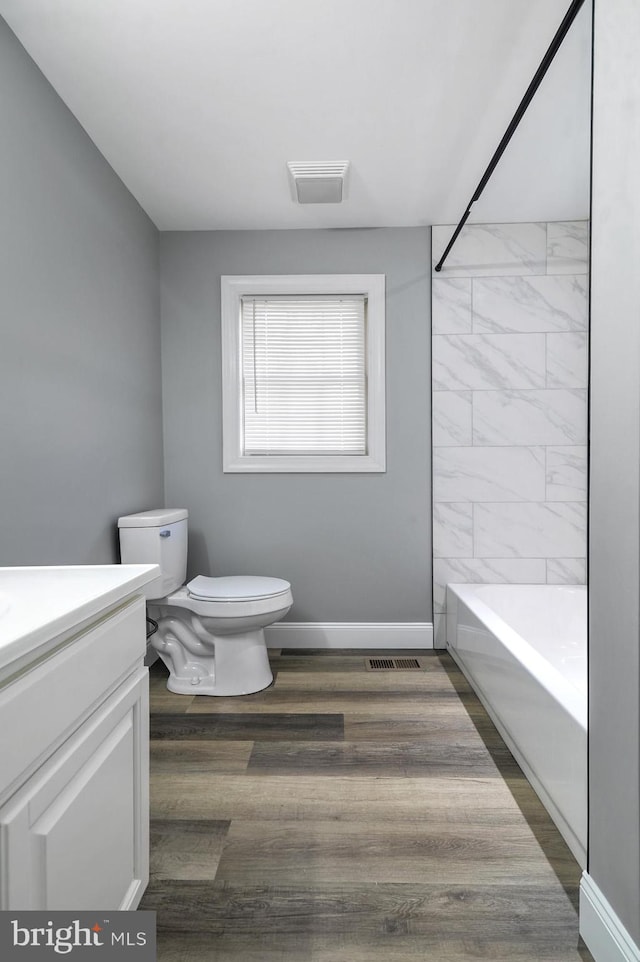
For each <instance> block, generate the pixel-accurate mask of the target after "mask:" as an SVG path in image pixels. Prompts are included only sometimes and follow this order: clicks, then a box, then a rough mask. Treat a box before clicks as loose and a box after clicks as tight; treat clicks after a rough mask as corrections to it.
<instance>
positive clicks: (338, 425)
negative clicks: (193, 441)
mask: <svg viewBox="0 0 640 962" xmlns="http://www.w3.org/2000/svg"><path fill="white" fill-rule="evenodd" d="M222 357H223V363H222V371H223V461H224V470H225V471H260V472H267V471H281V472H289V471H384V470H385V436H384V275H382V274H337V275H324V274H313V275H308V276H307V275H291V276H279V275H271V276H266V277H223V278H222Z"/></svg>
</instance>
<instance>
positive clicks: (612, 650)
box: [589, 0, 640, 944]
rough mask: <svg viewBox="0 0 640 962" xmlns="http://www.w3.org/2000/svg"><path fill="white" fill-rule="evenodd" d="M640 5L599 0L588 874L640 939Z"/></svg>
mask: <svg viewBox="0 0 640 962" xmlns="http://www.w3.org/2000/svg"><path fill="white" fill-rule="evenodd" d="M638 36H640V6H639V5H638V4H637V3H634V2H631V0H597V2H596V4H595V50H594V54H595V61H594V120H593V135H594V144H593V210H592V232H593V234H592V261H591V270H592V276H591V475H590V479H591V492H590V522H591V523H590V551H589V583H590V651H589V662H590V686H589V701H590V708H589V711H590V721H589V726H590V727H589V874H590V875H591V877H592V878H593V880H594V882H595V883H596V884H597V885H598V886H599V888H600V890H601V891H602V892H603V894H604V896H605V898H606V899H607V900H608V901H609V902H610V904H611V905H612V907H613V909H614V911H615V912H616V914H617V915H618V916H619V918H620V919H621V921H622V922H623V924H624V925H625V926H626V927H627V929H628V930H629V932H630V934H631V936H632V938H633V939H634V940H635V942H636V944H640V915H639V914H638V906H639V905H640V840H639V832H640V804H639V791H640V740H639V735H640V711H639V688H640V657H639V649H640V644H639V642H640V614H639V612H640V510H639V504H640V271H639V270H638V264H640V231H639V226H638V225H640V194H639V192H638V172H639V171H640V73H639V72H638V51H637V38H638Z"/></svg>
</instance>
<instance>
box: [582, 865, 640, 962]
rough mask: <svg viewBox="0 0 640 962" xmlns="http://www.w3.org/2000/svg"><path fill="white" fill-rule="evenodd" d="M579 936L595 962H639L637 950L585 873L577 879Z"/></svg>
mask: <svg viewBox="0 0 640 962" xmlns="http://www.w3.org/2000/svg"><path fill="white" fill-rule="evenodd" d="M580 935H581V936H582V938H583V939H584V941H585V942H586V943H587V946H588V948H589V951H590V952H591V954H592V956H593V957H594V959H595V962H640V948H639V947H638V946H637V945H636V943H635V942H634V941H633V939H632V938H631V936H630V935H629V933H628V932H627V930H626V928H625V927H624V925H623V924H622V922H621V921H620V919H619V918H618V916H617V915H616V913H615V912H614V911H613V909H612V908H611V906H610V905H609V902H608V901H607V900H606V898H605V897H604V895H603V894H602V892H601V891H600V889H599V888H598V886H597V885H596V883H595V882H594V881H593V879H592V878H591V876H590V875H589V874H588V872H583V873H582V878H581V879H580Z"/></svg>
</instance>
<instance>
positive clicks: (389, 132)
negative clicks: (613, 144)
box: [0, 0, 591, 230]
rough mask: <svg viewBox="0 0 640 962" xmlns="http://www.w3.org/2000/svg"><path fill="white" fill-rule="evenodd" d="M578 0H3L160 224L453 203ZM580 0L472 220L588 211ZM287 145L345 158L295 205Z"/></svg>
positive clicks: (429, 212) (378, 219) (419, 215)
mask: <svg viewBox="0 0 640 962" xmlns="http://www.w3.org/2000/svg"><path fill="white" fill-rule="evenodd" d="M568 6H569V0H319V2H315V3H313V4H306V3H305V2H304V0H0V14H1V15H2V16H4V18H5V19H6V20H7V22H8V24H9V26H10V27H11V28H12V29H13V31H14V32H15V33H16V34H17V36H18V38H19V39H20V41H21V42H22V44H23V45H24V46H25V48H26V49H27V51H28V52H29V54H30V55H31V57H32V58H33V59H34V60H35V62H36V63H37V64H38V66H39V67H40V68H41V70H42V71H43V73H44V74H45V76H46V77H47V78H48V80H49V81H50V82H51V84H52V85H53V86H54V87H55V89H56V90H57V92H58V93H59V95H60V96H61V97H62V99H63V100H64V101H65V103H66V104H67V105H68V107H69V108H70V109H71V111H72V112H73V113H74V114H75V116H76V117H77V118H78V120H79V121H80V123H81V124H82V126H83V127H84V128H85V130H86V131H87V132H88V134H89V135H90V137H91V138H92V139H93V141H94V142H95V143H96V145H97V146H98V148H99V149H100V151H101V152H102V153H103V154H104V156H105V157H106V158H107V160H108V161H109V163H110V164H111V165H112V167H113V168H114V170H115V171H116V172H117V173H118V175H119V176H120V177H121V178H122V180H123V181H124V183H125V184H126V185H127V187H128V188H129V190H130V191H131V192H132V193H133V195H134V196H135V197H136V198H137V200H138V201H139V203H140V204H141V205H142V207H143V208H144V209H145V210H146V211H147V213H148V214H149V215H150V217H151V218H152V220H153V221H154V222H155V223H156V224H157V226H158V227H159V228H160V229H162V230H176V229H183V230H204V229H228V228H240V229H249V228H299V227H376V226H406V225H422V224H432V223H440V224H442V223H451V222H454V223H455V222H456V221H457V220H458V218H459V217H460V216H461V215H462V213H463V211H464V209H465V207H466V204H467V203H468V201H469V198H470V196H471V195H472V193H473V191H474V189H475V187H476V185H477V182H478V181H479V179H480V177H481V175H482V173H483V172H484V169H485V167H486V165H487V163H488V162H489V159H490V157H491V155H492V153H493V151H494V149H495V147H496V146H497V144H498V142H499V140H500V138H501V137H502V135H503V133H504V131H505V128H506V127H507V125H508V123H509V121H510V119H511V117H512V114H513V112H514V110H515V108H516V106H517V105H518V103H519V101H520V99H521V97H522V95H523V93H524V91H525V90H526V88H527V85H528V83H529V81H530V80H531V78H532V76H533V74H534V72H535V70H536V68H537V67H538V64H539V62H540V60H541V59H542V57H543V55H544V53H545V51H546V49H547V47H548V45H549V43H550V41H551V39H552V37H553V35H554V33H555V31H556V29H557V27H558V25H559V23H560V21H561V20H562V18H563V16H564V14H565V12H566V10H567V9H568ZM589 7H590V4H589V3H585V4H584V7H583V8H582V10H581V12H580V14H579V15H578V19H577V20H576V23H575V24H574V26H573V28H572V30H571V33H570V34H569V36H568V37H567V39H566V41H565V43H564V45H563V47H562V48H561V50H560V52H559V53H558V55H557V57H556V60H555V61H554V63H553V65H552V67H551V69H550V71H549V74H548V75H547V78H546V79H545V81H544V83H543V86H542V87H541V88H540V90H539V92H538V94H537V96H536V98H535V100H534V102H533V104H532V105H531V108H530V110H529V112H528V114H527V115H526V117H525V119H524V120H523V122H522V124H521V125H520V128H519V129H518V131H517V133H516V135H515V137H514V139H513V141H512V143H511V145H510V147H509V148H508V150H507V153H506V154H505V155H504V157H503V159H502V161H501V163H500V165H499V167H498V169H497V170H496V172H495V174H494V176H493V179H492V181H491V182H490V184H489V186H488V187H487V189H486V191H485V194H484V195H483V197H482V199H481V200H480V201H479V202H478V204H477V205H476V206H475V207H474V212H473V216H472V220H476V221H482V220H485V221H486V220H490V221H518V220H554V219H555V220H565V219H566V220H570V219H578V218H582V217H586V216H587V215H588V195H589V183H588V181H589V125H590V122H589V111H590V90H589V86H590V46H591V44H590V20H589V17H590V11H589ZM288 160H298V161H300V160H319V161H334V160H349V161H350V162H351V172H350V180H349V189H348V196H347V200H346V201H345V202H343V203H342V204H339V205H312V206H300V205H298V204H296V203H295V202H294V201H293V200H292V196H291V192H290V188H289V183H288V179H287V168H286V162H287V161H288Z"/></svg>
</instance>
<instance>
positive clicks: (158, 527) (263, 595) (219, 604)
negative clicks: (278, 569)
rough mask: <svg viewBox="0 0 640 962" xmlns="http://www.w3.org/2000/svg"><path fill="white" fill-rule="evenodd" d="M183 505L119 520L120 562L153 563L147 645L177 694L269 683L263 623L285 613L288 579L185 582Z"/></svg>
mask: <svg viewBox="0 0 640 962" xmlns="http://www.w3.org/2000/svg"><path fill="white" fill-rule="evenodd" d="M188 517H189V514H188V511H186V510H185V509H184V508H173V509H166V508H157V509H154V510H152V511H142V512H140V513H139V514H128V515H124V516H123V517H121V518H118V530H119V535H120V560H121V561H122V564H157V565H159V566H160V575H159V577H158V578H157V579H156V580H155V581H154V582H152V583H151V584H149V585H147V586H146V589H145V591H146V596H147V601H148V614H149V618H151V619H153V621H155V622H157V623H158V628H157V630H156V631H154V633H153V634H152V635H151V638H150V642H151V645H152V646H153V647H154V648H155V650H156V651H157V652H158V654H159V655H160V657H161V658H162V660H163V661H164V663H165V665H166V666H167V668H168V669H169V678H168V681H167V688H168V689H169V691H173V692H176V693H177V694H182V695H248V694H251V693H252V692H256V691H261V690H262V689H263V688H267V687H268V686H269V685H270V684H271V682H272V681H273V675H272V674H271V668H270V666H269V657H268V655H267V645H266V641H265V637H264V629H265V628H266V627H267V625H272V624H274V623H275V622H276V621H280V619H281V618H284V616H285V615H286V614H287V612H288V611H289V609H290V608H291V605H292V604H293V598H292V596H291V585H290V584H289V582H288V581H283V580H282V579H281V578H263V577H256V576H248V575H234V576H231V577H229V576H227V577H222V578H208V577H205V576H203V575H198V577H197V578H193V580H191V581H189V582H188V583H187V584H185V583H184V582H185V579H186V573H187V525H188Z"/></svg>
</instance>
